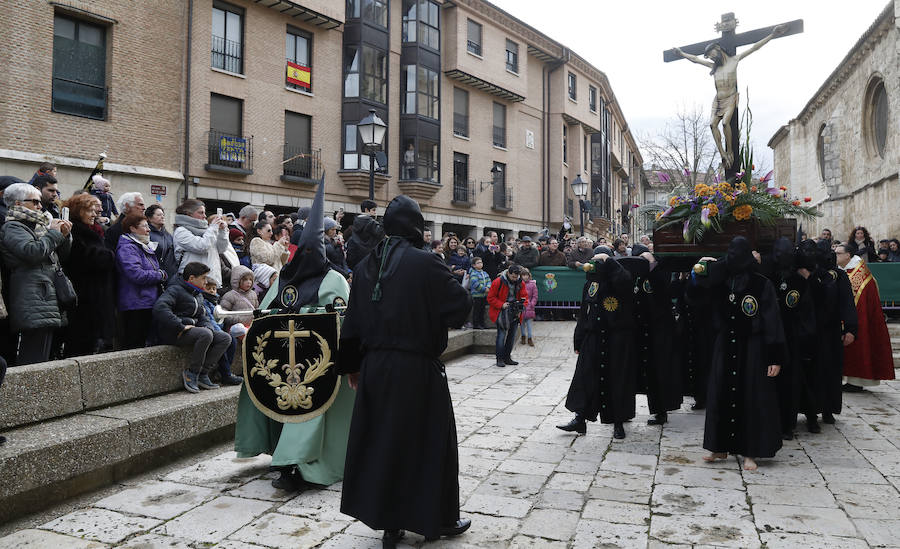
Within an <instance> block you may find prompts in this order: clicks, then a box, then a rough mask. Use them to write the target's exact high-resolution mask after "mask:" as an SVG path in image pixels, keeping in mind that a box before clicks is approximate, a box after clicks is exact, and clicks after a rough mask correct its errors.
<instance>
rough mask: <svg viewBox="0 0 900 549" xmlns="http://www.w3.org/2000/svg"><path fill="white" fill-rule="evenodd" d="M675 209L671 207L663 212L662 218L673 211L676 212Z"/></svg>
mask: <svg viewBox="0 0 900 549" xmlns="http://www.w3.org/2000/svg"><path fill="white" fill-rule="evenodd" d="M674 209H675V206H669V209H668V210H666V211H664V212H663V214H662V217H666V216H667V215H669V214H670V213H672V210H674Z"/></svg>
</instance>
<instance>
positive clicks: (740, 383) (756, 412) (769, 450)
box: [690, 262, 784, 458]
mask: <svg viewBox="0 0 900 549" xmlns="http://www.w3.org/2000/svg"><path fill="white" fill-rule="evenodd" d="M719 263H720V265H715V264H712V265H710V268H709V271H710V275H709V277H696V279H695V280H696V281H697V282H698V284H699V285H704V286H707V288H708V289H707V291H708V292H709V299H710V303H711V308H710V312H711V314H712V327H713V330H714V334H715V335H714V337H715V341H714V342H713V354H712V363H711V368H710V375H709V393H708V400H707V403H706V426H705V429H704V433H703V447H704V448H706V449H707V450H709V451H710V452H717V453H719V452H727V453H730V454H740V455H742V456H745V457H753V458H757V457H761V458H766V457H772V456H774V455H775V453H776V452H777V451H778V450H779V449H780V448H781V424H780V420H779V410H778V394H777V386H776V381H775V378H772V377H768V375H767V372H768V367H769V365H770V364H778V365H781V364H783V362H784V333H783V331H782V328H781V315H780V311H779V310H778V304H777V302H776V297H775V290H774V289H773V288H772V283H771V282H769V280H768V279H767V278H766V277H764V276H763V275H760V274H757V273H753V272H750V273H744V274H739V275H737V276H734V277H729V276H727V275H726V274H725V273H724V270H725V269H724V267H725V265H724V264H721V263H723V262H719ZM697 290H698V286H692V288H691V289H690V291H691V292H695V291H697ZM731 295H733V296H734V299H730V296H731ZM745 303H746V304H747V305H746V307H745V305H744V304H745Z"/></svg>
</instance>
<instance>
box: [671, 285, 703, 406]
mask: <svg viewBox="0 0 900 549" xmlns="http://www.w3.org/2000/svg"><path fill="white" fill-rule="evenodd" d="M671 287H672V293H673V294H674V295H675V310H676V312H677V313H678V320H677V322H676V329H675V338H676V341H677V342H678V346H677V352H678V353H679V358H680V360H681V375H682V377H681V379H682V391H681V393H682V395H684V396H692V397H694V403H695V406H696V408H697V409H702V408H706V393H707V390H708V389H709V363H710V361H711V360H712V345H710V344H709V334H710V333H711V331H712V329H711V328H710V327H709V319H708V317H707V315H706V314H705V313H704V311H707V310H708V304H706V303H697V302H694V301H691V300H689V299H687V296H686V295H685V290H686V288H687V281H686V280H677V281H675V282H673V283H672V285H671ZM697 298H698V299H701V298H700V296H697Z"/></svg>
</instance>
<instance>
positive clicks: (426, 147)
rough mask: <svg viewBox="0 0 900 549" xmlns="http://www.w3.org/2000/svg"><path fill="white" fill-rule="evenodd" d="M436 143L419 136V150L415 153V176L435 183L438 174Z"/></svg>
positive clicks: (438, 155)
mask: <svg viewBox="0 0 900 549" xmlns="http://www.w3.org/2000/svg"><path fill="white" fill-rule="evenodd" d="M439 158H440V154H439V153H438V144H437V143H435V142H434V141H428V140H425V139H422V138H419V150H418V151H417V153H416V177H417V179H419V180H421V181H430V182H431V183H435V184H437V183H438V182H439V180H438V174H439V173H440V170H439V168H438V159H439Z"/></svg>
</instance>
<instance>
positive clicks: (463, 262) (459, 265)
mask: <svg viewBox="0 0 900 549" xmlns="http://www.w3.org/2000/svg"><path fill="white" fill-rule="evenodd" d="M448 254H449V257H447V266H448V267H450V273H451V274H453V278H455V279H456V280H458V281H460V282H462V279H463V275H459V276H457V275H456V274H454V273H453V271H458V270H462V271H468V270H469V267H471V266H472V265H471V262H470V261H469V254H465V255H459V254H458V253H456V252H453V251H450V252H448Z"/></svg>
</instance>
